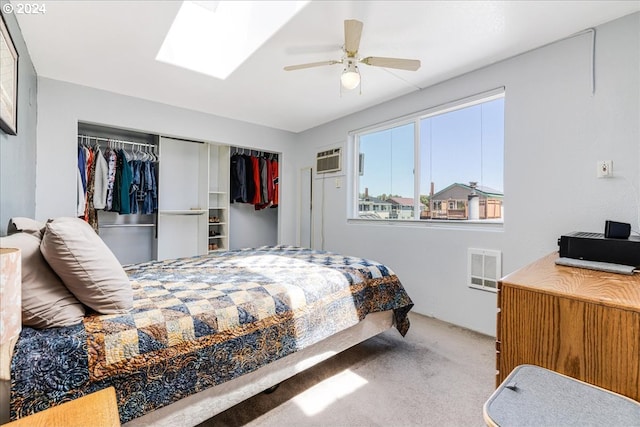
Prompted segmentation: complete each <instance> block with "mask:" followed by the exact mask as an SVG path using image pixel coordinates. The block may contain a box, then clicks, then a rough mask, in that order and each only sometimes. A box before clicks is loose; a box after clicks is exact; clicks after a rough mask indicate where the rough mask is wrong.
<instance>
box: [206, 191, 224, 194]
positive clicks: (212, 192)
mask: <svg viewBox="0 0 640 427" xmlns="http://www.w3.org/2000/svg"><path fill="white" fill-rule="evenodd" d="M209 194H227V192H226V191H213V190H212V191H209Z"/></svg>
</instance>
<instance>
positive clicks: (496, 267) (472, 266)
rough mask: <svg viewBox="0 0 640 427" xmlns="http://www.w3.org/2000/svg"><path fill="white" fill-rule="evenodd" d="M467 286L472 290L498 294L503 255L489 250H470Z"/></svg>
mask: <svg viewBox="0 0 640 427" xmlns="http://www.w3.org/2000/svg"><path fill="white" fill-rule="evenodd" d="M467 275H468V277H467V284H468V285H469V287H471V288H476V289H482V290H485V291H492V292H496V291H497V290H498V280H500V278H501V277H502V253H501V252H500V251H494V250H489V249H471V248H470V249H469V255H468V259H467Z"/></svg>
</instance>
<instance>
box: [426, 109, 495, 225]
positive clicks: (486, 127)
mask: <svg viewBox="0 0 640 427" xmlns="http://www.w3.org/2000/svg"><path fill="white" fill-rule="evenodd" d="M503 152H504V98H498V99H495V100H492V101H488V102H484V103H481V104H476V105H473V106H469V107H465V108H461V109H458V110H454V111H451V112H447V113H443V114H439V115H434V116H431V117H428V118H424V119H422V120H420V156H421V159H420V160H421V161H420V164H421V173H420V195H421V196H420V198H421V200H423V201H425V202H426V201H429V203H426V204H427V206H429V211H428V212H424V211H423V212H422V213H421V215H420V217H421V219H448V220H467V219H473V220H502V199H503V169H504V165H503V159H504V156H503ZM470 194H474V195H477V197H472V198H471V199H470V198H469V195H470ZM443 202H444V203H443Z"/></svg>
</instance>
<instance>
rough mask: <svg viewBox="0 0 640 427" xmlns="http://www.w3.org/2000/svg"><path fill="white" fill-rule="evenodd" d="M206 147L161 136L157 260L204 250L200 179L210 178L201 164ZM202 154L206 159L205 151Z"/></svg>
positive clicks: (184, 255)
mask: <svg viewBox="0 0 640 427" xmlns="http://www.w3.org/2000/svg"><path fill="white" fill-rule="evenodd" d="M207 148H208V147H207V146H206V144H202V143H199V142H191V141H183V140H176V139H172V138H166V137H161V138H160V155H161V158H162V163H161V165H160V168H159V169H160V171H159V179H158V193H159V194H158V259H159V260H163V259H172V258H181V257H188V256H194V255H203V254H205V253H206V252H207V248H206V243H205V244H203V236H205V237H206V221H207V218H206V213H207V211H206V206H204V205H203V200H202V199H203V196H202V192H203V188H202V187H203V182H204V183H208V179H209V176H208V170H207V169H205V168H203V167H202V166H203V165H202V157H203V156H202V155H203V151H204V150H206V149H207ZM205 158H206V159H207V162H208V151H207V156H206V157H205ZM203 169H204V170H203ZM204 191H205V192H206V191H207V189H206V188H205V189H204Z"/></svg>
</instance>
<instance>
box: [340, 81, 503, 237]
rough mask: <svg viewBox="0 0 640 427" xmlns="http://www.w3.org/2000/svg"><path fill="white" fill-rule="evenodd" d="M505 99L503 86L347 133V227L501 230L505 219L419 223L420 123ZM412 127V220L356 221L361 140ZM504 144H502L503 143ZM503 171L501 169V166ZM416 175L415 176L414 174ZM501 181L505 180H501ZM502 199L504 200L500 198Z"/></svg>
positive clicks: (432, 220)
mask: <svg viewBox="0 0 640 427" xmlns="http://www.w3.org/2000/svg"><path fill="white" fill-rule="evenodd" d="M500 98H506V88H505V87H504V86H500V87H497V88H495V89H491V90H487V91H483V92H480V93H477V94H475V95H471V96H468V97H465V98H461V99H458V100H455V101H450V102H446V103H444V104H440V105H437V106H434V107H430V108H428V109H426V110H422V111H418V112H415V113H411V114H408V115H405V116H400V117H397V118H394V119H390V120H386V121H384V122H380V123H377V124H374V125H370V126H366V127H363V128H360V129H356V130H352V131H350V132H349V133H348V141H349V152H350V153H351V158H352V159H353V161H352V162H351V168H350V170H348V176H349V179H350V181H351V182H350V183H351V186H350V187H351V191H349V192H348V193H347V194H348V196H347V197H348V198H349V200H348V206H349V209H347V213H348V217H347V221H348V222H349V223H360V222H361V223H367V224H371V223H381V224H392V225H396V224H398V225H400V224H405V225H412V224H430V225H431V226H444V227H448V226H454V227H455V228H461V227H462V228H464V227H465V226H468V225H469V226H472V228H473V229H476V228H477V227H479V226H481V227H484V228H487V229H496V228H499V229H502V227H503V224H504V217H503V218H501V219H500V220H493V221H487V220H468V219H467V220H460V221H457V220H456V221H451V220H446V219H420V204H421V202H420V194H419V193H420V173H419V172H420V171H421V164H420V160H421V159H420V157H421V156H420V145H421V144H420V123H421V121H422V120H424V119H428V118H430V117H434V116H438V115H442V114H446V113H449V112H452V111H456V110H461V109H464V108H468V107H472V106H474V105H478V104H482V103H485V102H490V101H494V100H496V99H500ZM410 123H413V130H414V131H413V138H414V141H413V146H414V153H413V156H414V158H413V167H414V186H413V191H414V194H413V200H414V206H413V211H414V214H413V219H410V220H407V219H405V220H399V219H391V218H389V219H374V218H359V216H358V208H359V182H360V174H359V170H360V165H359V161H360V156H359V153H360V138H361V137H362V136H365V135H370V134H373V133H378V132H383V131H385V130H390V129H393V128H396V127H400V126H404V125H407V124H410ZM503 143H504V141H503ZM503 156H504V146H503ZM503 167H504V166H503ZM415 171H418V173H415ZM503 179H504V178H503ZM503 197H504V196H503Z"/></svg>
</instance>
